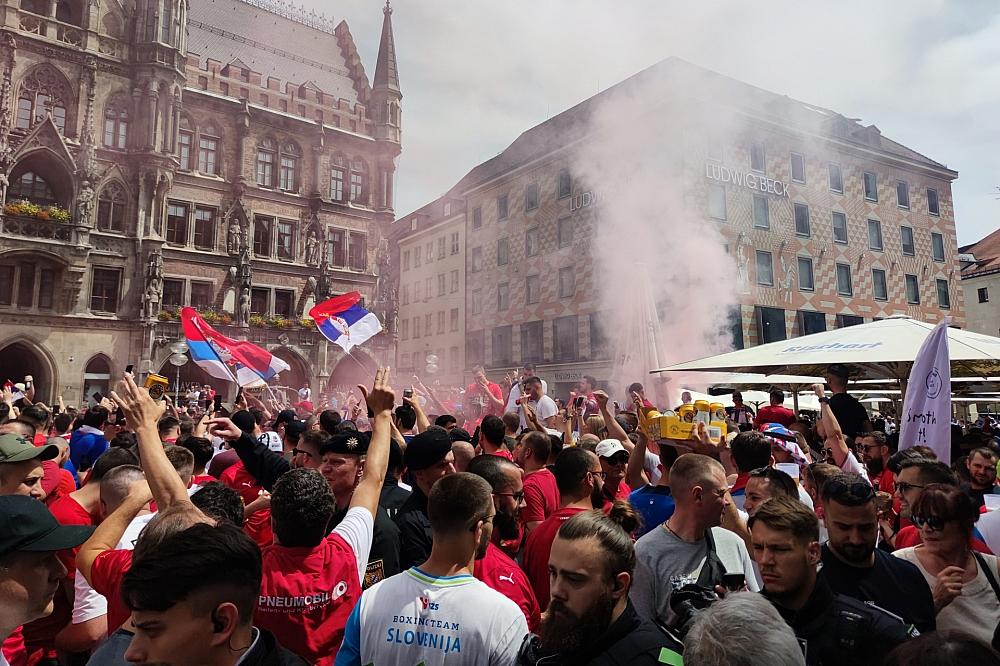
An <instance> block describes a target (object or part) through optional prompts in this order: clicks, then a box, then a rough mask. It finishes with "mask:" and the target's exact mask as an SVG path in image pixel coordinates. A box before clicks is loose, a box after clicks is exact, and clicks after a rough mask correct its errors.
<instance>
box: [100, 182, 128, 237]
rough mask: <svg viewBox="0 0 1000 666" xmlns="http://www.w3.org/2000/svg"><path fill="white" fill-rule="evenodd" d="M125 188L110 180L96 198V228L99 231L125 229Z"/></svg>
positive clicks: (121, 231)
mask: <svg viewBox="0 0 1000 666" xmlns="http://www.w3.org/2000/svg"><path fill="white" fill-rule="evenodd" d="M126 200H127V199H126V196H125V188H123V187H122V186H121V184H120V183H117V182H111V183H108V185H107V186H105V188H104V189H103V190H101V196H99V197H98V198H97V228H98V229H100V230H101V231H115V232H118V233H124V231H125V202H126Z"/></svg>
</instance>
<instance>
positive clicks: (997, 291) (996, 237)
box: [958, 229, 1000, 336]
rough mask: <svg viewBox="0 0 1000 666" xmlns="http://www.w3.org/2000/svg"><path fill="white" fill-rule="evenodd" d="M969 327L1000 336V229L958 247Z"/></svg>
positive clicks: (972, 329) (979, 331)
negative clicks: (969, 243)
mask: <svg viewBox="0 0 1000 666" xmlns="http://www.w3.org/2000/svg"><path fill="white" fill-rule="evenodd" d="M958 261H959V262H960V263H961V265H962V282H961V287H962V292H963V293H964V294H965V316H966V320H967V321H968V324H969V330H971V331H976V332H978V333H985V334H986V335H998V336H1000V229H997V230H996V231H994V232H993V233H991V234H990V235H989V236H987V237H986V238H984V239H982V240H981V241H979V242H978V243H973V244H972V245H966V246H963V247H960V248H958Z"/></svg>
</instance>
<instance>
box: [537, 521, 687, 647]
mask: <svg viewBox="0 0 1000 666" xmlns="http://www.w3.org/2000/svg"><path fill="white" fill-rule="evenodd" d="M638 525H639V516H638V514H637V513H636V512H635V510H634V509H633V508H632V507H631V505H630V504H629V503H628V502H624V501H617V502H615V503H614V504H613V505H612V507H611V510H610V512H609V513H608V514H604V513H603V512H602V511H597V510H594V511H584V512H583V513H578V514H576V515H575V516H573V517H572V518H570V519H568V520H567V521H566V522H564V523H563V524H562V525H561V526H560V527H559V532H558V534H557V535H556V539H555V541H554V542H553V543H552V552H551V553H550V554H549V563H548V567H549V577H550V579H551V589H550V594H551V600H550V601H549V606H548V608H547V609H546V611H545V613H544V614H543V615H542V621H541V623H540V625H539V627H538V635H537V636H532V635H529V636H527V637H526V638H525V640H524V644H523V645H522V647H521V654H520V658H519V661H518V663H519V664H521V665H522V666H535V665H536V664H538V665H539V666H541V665H542V664H549V663H559V664H584V663H586V664H591V665H597V666H611V665H612V664H629V665H630V666H646V665H652V664H660V663H678V662H679V659H680V655H679V654H677V652H678V651H679V650H680V646H679V645H677V644H676V642H675V641H674V640H673V639H671V638H670V637H669V636H668V635H667V634H665V633H664V632H663V631H661V630H660V629H659V627H657V626H656V625H654V624H653V623H651V622H649V621H648V620H645V619H643V618H642V617H640V616H639V614H638V613H637V612H636V609H635V607H634V606H633V605H632V602H631V601H630V600H629V588H630V586H631V584H632V572H633V570H634V569H635V547H634V546H633V544H632V537H631V536H630V534H631V533H632V532H633V531H635V529H636V528H637V527H638ZM670 658H673V659H676V660H678V662H672V661H668V659H670Z"/></svg>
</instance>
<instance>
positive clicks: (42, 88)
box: [15, 65, 72, 133]
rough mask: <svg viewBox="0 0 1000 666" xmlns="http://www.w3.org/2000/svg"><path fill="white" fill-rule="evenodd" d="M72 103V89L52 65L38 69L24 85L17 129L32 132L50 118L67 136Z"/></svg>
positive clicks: (22, 86)
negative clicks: (38, 123) (36, 126)
mask: <svg viewBox="0 0 1000 666" xmlns="http://www.w3.org/2000/svg"><path fill="white" fill-rule="evenodd" d="M70 99H72V95H70V92H69V86H68V85H67V83H66V81H65V79H64V78H63V77H62V76H61V75H60V74H59V72H58V70H56V69H55V68H54V67H52V66H51V65H43V66H42V67H39V68H36V69H35V70H33V71H32V72H31V73H30V74H28V76H26V77H25V78H24V80H23V81H22V82H21V92H20V94H19V95H18V98H17V118H16V120H15V126H16V127H18V128H19V129H29V128H30V127H31V126H32V125H34V124H35V123H37V122H41V121H43V120H45V117H46V116H47V115H51V116H52V120H53V122H55V125H56V127H57V128H58V129H59V131H60V132H63V133H65V131H66V109H67V102H68V100H70Z"/></svg>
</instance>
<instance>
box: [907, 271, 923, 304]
mask: <svg viewBox="0 0 1000 666" xmlns="http://www.w3.org/2000/svg"><path fill="white" fill-rule="evenodd" d="M903 277H904V279H905V280H906V302H907V303H909V304H910V305H920V283H919V282H917V276H916V275H909V274H907V275H904V276H903Z"/></svg>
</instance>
